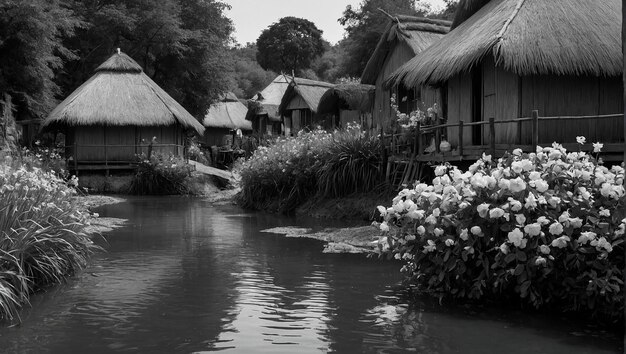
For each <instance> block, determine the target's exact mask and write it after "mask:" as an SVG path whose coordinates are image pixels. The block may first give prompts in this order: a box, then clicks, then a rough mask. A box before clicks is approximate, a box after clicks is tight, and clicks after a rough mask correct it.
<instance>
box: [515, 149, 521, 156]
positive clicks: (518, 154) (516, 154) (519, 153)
mask: <svg viewBox="0 0 626 354" xmlns="http://www.w3.org/2000/svg"><path fill="white" fill-rule="evenodd" d="M513 155H515V156H522V149H515V150H513Z"/></svg>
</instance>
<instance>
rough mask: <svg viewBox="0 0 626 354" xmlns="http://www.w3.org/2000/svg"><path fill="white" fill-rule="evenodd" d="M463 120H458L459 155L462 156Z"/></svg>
mask: <svg viewBox="0 0 626 354" xmlns="http://www.w3.org/2000/svg"><path fill="white" fill-rule="evenodd" d="M463 124H464V123H463V121H462V120H460V121H459V157H463Z"/></svg>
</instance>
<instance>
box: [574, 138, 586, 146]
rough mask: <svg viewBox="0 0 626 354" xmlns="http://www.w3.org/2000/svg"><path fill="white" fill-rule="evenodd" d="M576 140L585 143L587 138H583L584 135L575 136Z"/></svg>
mask: <svg viewBox="0 0 626 354" xmlns="http://www.w3.org/2000/svg"><path fill="white" fill-rule="evenodd" d="M576 142H577V143H579V144H580V145H585V143H586V142H587V138H585V137H584V136H577V137H576Z"/></svg>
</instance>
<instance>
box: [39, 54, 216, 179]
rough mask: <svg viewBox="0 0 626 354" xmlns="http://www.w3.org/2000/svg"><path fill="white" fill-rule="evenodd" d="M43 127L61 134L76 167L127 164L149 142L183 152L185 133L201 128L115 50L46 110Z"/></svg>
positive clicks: (165, 150) (161, 149) (163, 149)
mask: <svg viewBox="0 0 626 354" xmlns="http://www.w3.org/2000/svg"><path fill="white" fill-rule="evenodd" d="M42 129H44V130H46V129H47V130H53V129H57V130H59V131H62V132H64V133H65V135H66V141H65V145H66V149H67V154H68V156H69V157H70V158H69V160H70V164H69V166H70V168H73V169H76V170H78V169H103V170H105V169H106V170H109V169H116V168H129V167H130V166H131V164H132V163H134V162H135V161H136V155H137V154H141V153H143V152H147V149H148V144H150V143H151V142H152V144H153V151H155V152H163V153H171V154H174V155H177V156H181V157H182V156H183V151H184V145H185V136H186V134H195V133H198V134H202V133H203V132H204V127H203V126H202V125H201V124H200V122H198V121H197V120H196V119H195V118H194V117H193V116H191V114H189V112H187V111H186V110H185V109H184V108H183V107H182V106H181V105H180V104H178V102H176V101H175V100H174V99H173V98H172V97H171V96H170V95H168V94H167V93H166V92H165V91H164V90H163V89H161V88H160V87H159V86H158V85H157V84H156V83H155V82H154V81H152V79H150V78H149V77H148V76H147V75H146V74H144V73H143V70H142V68H141V66H139V64H137V63H136V62H135V61H134V60H133V59H131V58H130V57H129V56H128V55H126V54H124V53H121V52H119V50H118V53H116V54H114V55H113V56H111V57H110V58H109V59H108V60H107V61H105V62H104V63H103V64H102V65H100V66H99V67H98V68H97V69H96V73H95V74H94V75H93V76H92V77H91V78H90V79H89V80H87V81H86V82H85V83H84V84H82V85H81V86H80V87H79V88H77V89H76V90H75V91H74V92H72V94H70V95H69V96H68V97H67V98H66V99H65V100H63V102H61V103H60V104H59V105H58V106H57V107H56V108H55V109H54V110H53V111H52V112H51V113H50V115H49V116H48V117H47V118H46V119H45V120H44V122H43V124H42ZM154 138H156V139H154Z"/></svg>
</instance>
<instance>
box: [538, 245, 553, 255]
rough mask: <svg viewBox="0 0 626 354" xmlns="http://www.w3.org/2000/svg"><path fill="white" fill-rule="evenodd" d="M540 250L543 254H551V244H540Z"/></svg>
mask: <svg viewBox="0 0 626 354" xmlns="http://www.w3.org/2000/svg"><path fill="white" fill-rule="evenodd" d="M539 252H541V253H543V254H550V246H548V245H541V246H539Z"/></svg>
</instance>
